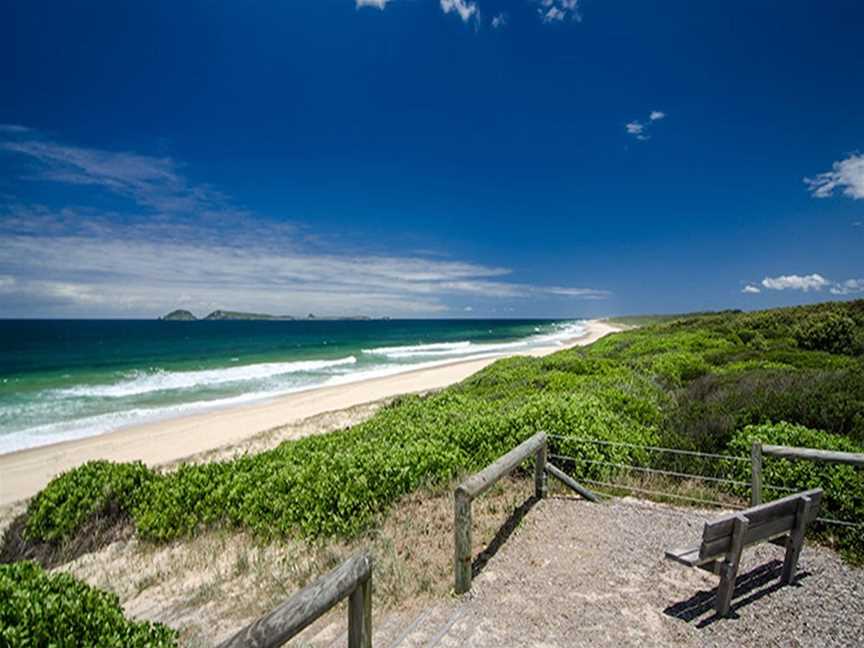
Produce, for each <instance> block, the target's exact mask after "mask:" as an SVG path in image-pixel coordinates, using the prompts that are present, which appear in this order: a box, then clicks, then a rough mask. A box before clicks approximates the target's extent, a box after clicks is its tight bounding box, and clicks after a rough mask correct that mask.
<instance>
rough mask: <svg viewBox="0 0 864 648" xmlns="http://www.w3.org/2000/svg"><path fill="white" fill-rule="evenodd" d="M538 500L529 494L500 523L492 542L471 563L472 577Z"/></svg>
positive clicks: (480, 570) (480, 569) (502, 544)
mask: <svg viewBox="0 0 864 648" xmlns="http://www.w3.org/2000/svg"><path fill="white" fill-rule="evenodd" d="M539 501H540V500H539V498H538V497H537V496H536V495H531V496H530V497H529V498H528V499H526V500H525V501H524V502H522V504H520V505H519V506H518V507H517V508H516V509H515V510H514V511H513V512H512V513H511V514H510V515H509V517H508V518H507V519H506V520H505V521H504V524H502V525H501V527H500V528H499V529H498V532H497V533H496V534H495V537H494V538H492V542H490V543H489V544H488V545H487V546H486V548H485V549H484V550H483V551H481V552H480V553H479V554H478V555H477V557H476V558H475V559H474V561H473V562H472V563H471V576H472V578H476V577H477V575H478V574H480V572H482V571H483V569H484V568H485V567H486V564H487V563H488V562H489V561H490V560H492V558H493V557H494V556H495V554H497V553H498V550H499V549H501V547H503V546H504V543H505V542H507V539H508V538H509V537H510V536H511V535H513V532H514V531H515V530H516V527H518V526H519V523H520V522H522V520H523V519H524V517H525V516H526V515H527V514H528V511H530V510H531V509H532V508H533V507H534V505H535V504H536V503H537V502H539Z"/></svg>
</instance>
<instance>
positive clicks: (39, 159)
mask: <svg viewBox="0 0 864 648" xmlns="http://www.w3.org/2000/svg"><path fill="white" fill-rule="evenodd" d="M0 150H5V151H8V152H11V153H15V154H18V155H20V156H23V157H27V158H29V159H31V160H33V161H35V162H36V163H37V164H38V165H39V170H38V172H37V174H36V175H35V176H33V177H31V178H30V179H37V180H50V181H54V182H63V183H66V184H73V185H96V186H99V187H102V188H104V189H107V190H109V191H111V192H113V193H116V194H120V195H123V196H126V197H128V198H131V199H132V200H134V201H135V202H137V203H138V204H140V205H143V206H146V207H151V208H153V209H157V210H160V211H164V212H192V211H195V212H201V211H205V210H212V209H215V208H218V207H223V206H224V196H223V195H222V194H220V193H219V192H217V191H214V190H213V189H211V188H209V187H207V186H206V185H194V184H192V183H190V182H188V181H187V180H186V178H184V177H183V175H182V174H180V172H179V165H178V164H177V163H176V162H174V160H172V159H171V158H168V157H161V158H160V157H152V156H147V155H139V154H136V153H127V152H117V151H105V150H97V149H88V148H81V147H76V146H68V145H64V144H59V143H56V142H51V141H48V140H44V139H39V138H35V137H34V138H29V139H26V140H9V141H0Z"/></svg>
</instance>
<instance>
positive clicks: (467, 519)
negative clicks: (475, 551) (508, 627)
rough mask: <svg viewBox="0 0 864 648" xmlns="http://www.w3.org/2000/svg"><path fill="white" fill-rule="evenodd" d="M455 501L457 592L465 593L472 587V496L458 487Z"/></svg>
mask: <svg viewBox="0 0 864 648" xmlns="http://www.w3.org/2000/svg"><path fill="white" fill-rule="evenodd" d="M454 502H455V504H454V507H455V524H454V533H455V546H456V555H455V556H454V563H455V565H456V593H457V594H464V593H465V592H467V591H468V590H470V589H471V496H470V495H469V494H468V493H467V492H465V491H464V490H463V489H462V488H461V487H460V488H457V489H456V494H455V497H454Z"/></svg>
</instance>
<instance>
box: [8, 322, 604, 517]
mask: <svg viewBox="0 0 864 648" xmlns="http://www.w3.org/2000/svg"><path fill="white" fill-rule="evenodd" d="M617 330H619V329H617V328H616V327H614V326H611V325H609V324H607V323H605V322H601V321H597V320H593V321H590V322H588V324H587V328H586V333H585V335H583V336H581V337H579V338H576V339H574V340H571V341H570V346H577V345H578V346H582V345H586V344H591V343H592V342H594V341H595V340H597V339H599V338H601V337H603V336H604V335H607V334H609V333H613V332H615V331H617ZM560 350H561V347H558V346H556V347H548V348H539V349H534V350H533V351H531V352H530V355H535V356H542V355H548V354H549V353H554V352H555V351H560ZM500 357H503V356H497V357H495V358H484V359H482V360H463V361H455V362H453V363H451V364H447V365H441V366H437V367H433V368H429V369H419V370H416V371H410V372H406V373H403V374H398V375H395V376H387V377H384V378H372V379H369V380H364V381H360V382H356V383H350V384H347V385H338V386H333V387H322V388H319V389H311V390H309V391H305V392H299V393H295V394H288V395H286V396H281V397H279V398H275V399H273V400H270V401H267V402H262V403H255V404H250V405H244V406H239V407H235V408H230V409H221V410H215V411H211V412H206V413H203V414H196V415H191V416H186V417H182V418H176V419H171V420H168V421H161V422H158V423H151V424H147V425H140V426H135V427H129V428H125V429H121V430H117V431H115V432H109V433H107V434H102V435H99V436H93V437H88V438H85V439H76V440H72V441H64V442H61V443H54V444H51V445H46V446H41V447H38V448H30V449H27V450H20V451H18V452H12V453H8V454H4V455H0V506H4V505H6V504H10V503H12V502H16V501H18V500H22V499H25V498H28V497H32V496H33V495H35V494H36V493H37V492H39V490H41V489H42V488H43V487H44V486H45V485H46V484H47V483H48V482H49V481H50V480H51V479H52V478H53V477H55V476H56V475H58V474H59V473H61V472H64V471H66V470H69V469H71V468H74V467H75V466H78V465H80V464H82V463H84V462H86V461H90V460H93V459H109V460H111V461H135V460H140V461H143V462H144V463H146V464H148V465H151V466H154V465H159V464H164V463H168V462H172V461H177V460H178V459H182V458H183V457H188V456H191V455H194V454H198V453H200V452H205V451H207V450H213V449H215V448H219V447H222V446H226V445H232V444H235V443H237V442H239V441H242V440H243V439H246V438H248V437H251V436H253V435H256V434H259V433H261V432H264V431H266V430H270V429H272V428H275V427H278V426H280V425H285V424H287V423H292V422H296V421H300V420H302V419H305V418H308V417H310V416H316V415H318V414H321V413H324V412H331V411H336V410H341V409H344V408H347V407H353V406H355V405H359V404H361V403H369V402H372V401H376V400H380V399H382V398H387V397H390V396H396V395H399V394H408V393H415V392H424V391H429V390H433V389H440V388H442V387H446V386H447V385H452V384H453V383H457V382H459V381H461V380H464V379H465V378H467V377H468V376H470V375H471V374H473V373H475V372H477V371H479V370H480V369H482V368H483V367H486V366H487V365H490V364H492V363H493V362H495V360H498V359H500Z"/></svg>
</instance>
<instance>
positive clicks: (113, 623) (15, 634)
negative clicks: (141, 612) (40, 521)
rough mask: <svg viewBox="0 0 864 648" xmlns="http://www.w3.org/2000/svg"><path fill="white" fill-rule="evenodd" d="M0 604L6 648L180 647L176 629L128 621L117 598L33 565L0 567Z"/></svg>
mask: <svg viewBox="0 0 864 648" xmlns="http://www.w3.org/2000/svg"><path fill="white" fill-rule="evenodd" d="M0 601H2V605H0V645H3V646H10V647H15V646H70V647H71V646H116V647H117V648H127V647H129V648H135V647H138V646H140V647H142V648H143V647H144V646H147V647H148V648H150V647H152V648H160V647H162V646H176V645H178V641H177V639H178V637H177V632H176V631H174V630H172V629H171V628H168V627H167V626H164V625H161V624H158V623H150V622H147V621H140V622H139V621H130V620H128V619H126V618H125V617H124V616H123V608H122V607H121V606H120V601H119V599H118V598H117V595H116V594H112V593H109V592H103V591H100V590H98V589H96V588H93V587H90V586H89V585H87V584H86V583H82V582H81V581H79V580H76V579H75V578H73V577H72V576H70V575H69V574H65V573H56V574H49V573H48V572H46V571H45V570H43V569H42V567H40V566H39V565H37V564H36V563H33V562H29V561H23V562H17V563H12V564H8V565H3V564H0Z"/></svg>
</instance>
